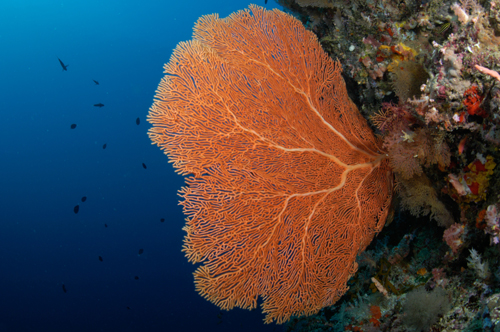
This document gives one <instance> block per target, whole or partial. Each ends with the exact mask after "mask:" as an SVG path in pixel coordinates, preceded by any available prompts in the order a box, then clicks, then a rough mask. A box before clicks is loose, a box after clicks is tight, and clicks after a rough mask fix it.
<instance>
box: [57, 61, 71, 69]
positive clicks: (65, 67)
mask: <svg viewBox="0 0 500 332" xmlns="http://www.w3.org/2000/svg"><path fill="white" fill-rule="evenodd" d="M57 60H59V63H60V64H61V67H62V69H63V71H68V66H69V65H64V63H63V62H62V61H61V59H59V58H57Z"/></svg>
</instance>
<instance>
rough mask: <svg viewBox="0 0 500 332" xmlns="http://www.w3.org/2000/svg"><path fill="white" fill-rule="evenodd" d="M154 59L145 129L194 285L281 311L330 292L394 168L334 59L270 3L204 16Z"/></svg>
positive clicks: (305, 306) (274, 316)
mask: <svg viewBox="0 0 500 332" xmlns="http://www.w3.org/2000/svg"><path fill="white" fill-rule="evenodd" d="M194 30H195V32H194V40H192V41H190V42H186V43H180V44H179V45H178V46H177V48H176V49H175V51H174V53H173V55H172V58H171V59H170V62H169V64H167V65H166V66H165V73H166V75H165V77H164V78H163V79H162V82H161V83H160V86H159V87H158V92H157V95H156V100H155V102H154V104H153V106H152V108H151V111H150V114H149V117H148V120H149V121H150V122H151V123H152V124H153V128H152V129H151V130H150V132H149V135H150V138H151V139H152V141H153V142H154V143H155V144H157V145H159V146H160V147H161V148H162V149H163V150H165V153H166V154H167V155H168V156H169V158H170V161H171V162H172V163H173V166H174V167H175V168H176V170H177V172H179V173H181V174H183V175H188V174H192V176H190V177H188V178H187V180H186V182H187V186H186V187H184V188H183V189H182V190H181V192H180V195H181V196H182V198H183V201H182V202H181V204H182V205H183V207H184V213H185V214H186V215H187V216H188V218H187V224H186V226H185V227H184V230H185V231H186V237H185V241H184V248H183V251H184V252H185V254H186V256H187V257H188V259H189V261H191V262H193V263H202V265H201V266H200V267H199V268H198V269H197V270H196V272H195V273H194V277H195V285H196V289H197V291H198V292H199V293H200V294H201V295H202V296H204V297H205V298H207V299H208V300H210V301H212V302H214V303H215V304H217V305H218V306H220V307H221V308H223V309H231V308H233V307H241V308H247V309H251V308H255V307H256V305H257V300H258V298H259V296H260V297H262V300H263V305H262V307H263V311H264V312H265V313H266V315H267V316H266V320H265V321H266V322H268V323H269V322H272V321H277V322H278V323H283V322H284V321H286V320H288V319H289V318H290V317H291V316H292V315H310V314H312V313H316V312H317V311H318V310H320V309H321V308H323V307H324V306H329V305H332V304H333V303H335V302H336V301H337V300H338V299H339V298H340V297H341V296H342V295H343V294H344V293H345V292H346V290H347V285H346V283H347V281H348V280H349V278H350V277H351V276H352V275H353V274H354V273H355V271H356V269H357V264H356V263H355V259H356V256H357V255H358V254H359V253H360V252H362V251H363V250H364V249H365V248H366V246H367V245H368V244H369V243H370V242H371V240H372V238H373V236H374V235H375V234H376V233H377V232H379V231H380V230H381V228H382V227H383V225H384V222H385V219H386V217H387V213H388V209H389V205H390V202H391V198H392V172H391V170H390V167H389V162H388V160H387V157H386V156H385V154H384V153H383V152H382V150H381V149H380V142H379V141H378V140H377V138H376V137H375V136H374V134H373V133H372V132H371V130H370V128H369V127H368V125H367V123H366V121H365V119H364V118H363V117H362V116H361V114H360V113H359V112H358V110H357V108H356V106H355V105H354V103H353V102H352V101H351V100H350V99H349V97H348V96H347V91H346V88H345V84H344V82H343V80H342V77H341V69H340V65H339V64H338V63H337V62H334V61H333V60H332V59H331V58H330V57H329V56H328V55H327V54H326V53H324V52H323V50H322V49H321V47H320V44H319V43H318V40H317V38H316V36H314V34H312V33H311V32H309V31H307V30H305V28H304V27H303V26H302V24H301V23H300V22H299V21H298V20H296V19H295V18H293V17H292V16H290V15H287V14H285V13H283V12H281V11H278V10H275V11H266V10H264V9H262V8H261V7H257V6H253V5H252V6H250V10H246V11H240V12H237V13H235V14H232V15H231V16H230V17H229V18H227V19H219V18H218V17H217V15H209V16H204V17H202V18H200V19H199V21H198V23H197V24H196V26H195V29H194Z"/></svg>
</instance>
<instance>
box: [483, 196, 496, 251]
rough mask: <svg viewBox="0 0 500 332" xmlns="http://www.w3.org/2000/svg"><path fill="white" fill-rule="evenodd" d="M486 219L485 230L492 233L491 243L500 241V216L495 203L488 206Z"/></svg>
mask: <svg viewBox="0 0 500 332" xmlns="http://www.w3.org/2000/svg"><path fill="white" fill-rule="evenodd" d="M484 220H485V221H486V228H485V229H484V232H485V233H487V234H490V235H491V244H498V243H500V216H499V215H498V211H497V207H496V206H495V205H490V206H488V208H487V209H486V215H485V217H484Z"/></svg>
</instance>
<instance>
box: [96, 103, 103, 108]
mask: <svg viewBox="0 0 500 332" xmlns="http://www.w3.org/2000/svg"><path fill="white" fill-rule="evenodd" d="M94 106H95V107H103V106H104V104H103V103H99V104H94Z"/></svg>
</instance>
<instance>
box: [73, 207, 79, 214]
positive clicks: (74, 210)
mask: <svg viewBox="0 0 500 332" xmlns="http://www.w3.org/2000/svg"><path fill="white" fill-rule="evenodd" d="M78 211H80V205H75V207H74V208H73V212H75V213H78Z"/></svg>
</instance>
